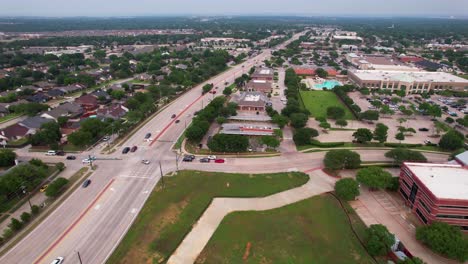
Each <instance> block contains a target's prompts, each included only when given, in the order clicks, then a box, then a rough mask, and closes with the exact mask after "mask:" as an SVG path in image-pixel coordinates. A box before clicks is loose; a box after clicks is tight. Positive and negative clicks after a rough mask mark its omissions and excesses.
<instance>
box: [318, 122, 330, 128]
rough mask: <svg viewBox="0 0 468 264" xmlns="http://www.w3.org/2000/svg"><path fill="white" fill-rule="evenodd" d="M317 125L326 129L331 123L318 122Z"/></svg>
mask: <svg viewBox="0 0 468 264" xmlns="http://www.w3.org/2000/svg"><path fill="white" fill-rule="evenodd" d="M319 127H321V128H323V129H325V130H327V129H329V128H330V127H331V125H330V123H328V122H320V124H319Z"/></svg>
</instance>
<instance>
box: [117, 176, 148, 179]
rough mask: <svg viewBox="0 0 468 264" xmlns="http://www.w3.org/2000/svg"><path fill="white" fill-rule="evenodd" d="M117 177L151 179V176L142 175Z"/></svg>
mask: <svg viewBox="0 0 468 264" xmlns="http://www.w3.org/2000/svg"><path fill="white" fill-rule="evenodd" d="M119 178H135V179H151V178H152V177H143V176H119Z"/></svg>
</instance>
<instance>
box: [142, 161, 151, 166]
mask: <svg viewBox="0 0 468 264" xmlns="http://www.w3.org/2000/svg"><path fill="white" fill-rule="evenodd" d="M141 163H143V164H145V165H148V164H150V161H149V160H142V161H141Z"/></svg>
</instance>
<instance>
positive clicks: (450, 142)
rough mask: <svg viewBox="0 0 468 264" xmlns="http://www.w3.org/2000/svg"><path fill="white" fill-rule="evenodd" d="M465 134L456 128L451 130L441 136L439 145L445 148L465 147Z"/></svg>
mask: <svg viewBox="0 0 468 264" xmlns="http://www.w3.org/2000/svg"><path fill="white" fill-rule="evenodd" d="M463 143H464V137H463V134H461V133H460V132H458V131H456V130H450V131H449V132H447V133H446V134H445V135H443V136H442V137H441V138H440V141H439V146H440V147H441V148H442V149H445V150H456V149H459V148H462V147H463Z"/></svg>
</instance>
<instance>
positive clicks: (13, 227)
mask: <svg viewBox="0 0 468 264" xmlns="http://www.w3.org/2000/svg"><path fill="white" fill-rule="evenodd" d="M8 227H10V228H11V230H13V231H18V230H20V229H21V228H23V223H22V222H21V221H20V220H18V219H16V218H12V219H11V222H10V224H9V225H8Z"/></svg>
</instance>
